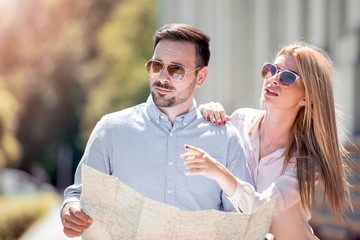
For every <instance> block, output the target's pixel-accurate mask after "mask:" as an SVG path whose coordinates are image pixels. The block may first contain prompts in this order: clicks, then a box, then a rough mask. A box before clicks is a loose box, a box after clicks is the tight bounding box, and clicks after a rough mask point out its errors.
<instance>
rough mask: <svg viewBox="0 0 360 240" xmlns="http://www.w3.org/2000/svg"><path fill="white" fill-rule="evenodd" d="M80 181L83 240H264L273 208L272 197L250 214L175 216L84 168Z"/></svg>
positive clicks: (178, 212) (112, 179)
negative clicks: (85, 221)
mask: <svg viewBox="0 0 360 240" xmlns="http://www.w3.org/2000/svg"><path fill="white" fill-rule="evenodd" d="M82 177H83V180H82V184H83V185H82V193H81V205H82V209H83V210H84V212H85V213H86V214H88V215H89V216H90V217H91V218H92V219H93V223H92V225H91V226H90V227H89V228H88V229H87V230H85V231H84V233H83V235H82V238H83V239H84V240H99V239H100V240H121V239H126V240H130V239H131V240H133V239H139V240H140V239H141V240H143V239H144V240H145V239H156V240H159V239H184V240H185V239H191V240H197V239H199V240H200V239H206V240H211V239H246V240H249V239H264V236H265V235H266V233H267V232H268V231H269V229H270V224H271V219H272V215H273V212H274V207H275V204H276V199H275V198H274V199H272V200H270V201H269V202H267V203H266V204H264V205H262V206H261V207H260V208H258V209H257V210H255V211H254V212H253V213H252V214H250V215H249V214H239V213H236V212H232V213H230V212H221V211H217V210H206V211H181V210H179V209H178V208H175V207H172V206H169V205H166V204H164V203H160V202H156V201H153V200H151V199H148V198H145V197H144V196H142V195H141V194H139V193H138V192H136V191H135V190H134V189H132V188H130V187H128V186H127V185H126V184H124V183H123V182H121V181H120V180H119V179H118V178H117V177H113V176H110V175H107V174H104V173H102V172H99V171H97V170H95V169H93V168H91V167H89V166H86V165H83V166H82Z"/></svg>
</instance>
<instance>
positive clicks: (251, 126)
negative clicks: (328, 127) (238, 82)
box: [229, 108, 317, 240]
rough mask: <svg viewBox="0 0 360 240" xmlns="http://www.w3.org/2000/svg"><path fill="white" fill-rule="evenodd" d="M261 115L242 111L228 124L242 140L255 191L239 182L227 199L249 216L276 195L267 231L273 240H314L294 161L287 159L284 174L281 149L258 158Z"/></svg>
mask: <svg viewBox="0 0 360 240" xmlns="http://www.w3.org/2000/svg"><path fill="white" fill-rule="evenodd" d="M264 114H265V111H261V110H255V109H250V108H241V109H238V110H236V111H235V112H234V113H233V114H232V116H231V123H232V124H233V125H234V126H235V127H236V128H237V129H238V130H239V133H240V136H241V137H242V138H243V140H244V147H245V156H246V160H247V162H248V165H249V168H250V171H251V174H252V177H253V180H254V183H255V186H256V190H255V189H254V188H253V187H252V186H251V185H250V184H248V183H247V182H244V181H241V180H238V184H237V189H236V192H235V193H234V194H233V196H231V197H229V200H230V201H231V202H232V204H233V205H234V207H235V208H236V209H237V210H238V211H239V212H243V213H250V212H252V211H254V210H255V209H256V208H258V207H259V206H261V205H262V204H263V203H264V202H266V201H268V200H270V199H271V198H272V197H274V196H277V197H278V198H277V206H276V209H275V213H274V216H273V221H272V224H271V229H270V233H272V234H273V235H274V236H275V239H277V240H279V239H317V238H316V236H314V235H313V231H312V229H311V227H310V225H309V224H308V221H309V220H310V218H311V212H310V211H309V210H307V211H306V210H305V209H304V207H303V206H302V203H301V200H300V195H299V189H298V182H297V178H296V168H295V162H296V159H295V158H292V159H290V162H291V164H288V166H287V168H286V169H285V172H284V173H282V169H283V163H284V156H283V154H284V151H285V149H284V148H283V149H278V150H276V151H275V152H273V153H270V154H268V155H267V156H264V157H263V158H262V159H259V157H260V156H259V124H260V122H261V120H262V118H263V117H264Z"/></svg>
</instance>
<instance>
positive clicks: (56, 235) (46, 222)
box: [19, 206, 82, 240]
mask: <svg viewBox="0 0 360 240" xmlns="http://www.w3.org/2000/svg"><path fill="white" fill-rule="evenodd" d="M59 213H60V206H59V207H56V208H54V209H53V210H52V211H50V212H49V214H48V215H47V216H45V217H43V218H42V219H40V220H39V221H38V222H37V223H36V224H35V225H34V226H33V227H31V228H30V229H29V230H28V231H27V232H26V233H25V234H24V235H23V236H22V237H21V238H20V239H19V240H49V239H51V240H68V239H71V240H82V238H81V237H76V238H68V237H67V236H66V235H65V234H64V232H63V227H62V224H61V220H60V214H59Z"/></svg>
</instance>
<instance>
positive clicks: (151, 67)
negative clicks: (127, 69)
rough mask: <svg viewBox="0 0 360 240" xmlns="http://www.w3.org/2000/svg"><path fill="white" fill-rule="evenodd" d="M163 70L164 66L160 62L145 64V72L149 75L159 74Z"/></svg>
mask: <svg viewBox="0 0 360 240" xmlns="http://www.w3.org/2000/svg"><path fill="white" fill-rule="evenodd" d="M163 68H164V65H163V64H162V63H160V62H157V61H149V62H148V63H147V64H146V70H147V71H148V73H149V74H151V75H153V74H158V73H160V71H161V70H162V69H163Z"/></svg>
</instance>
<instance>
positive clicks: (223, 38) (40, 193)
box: [0, 0, 360, 240]
mask: <svg viewBox="0 0 360 240" xmlns="http://www.w3.org/2000/svg"><path fill="white" fill-rule="evenodd" d="M359 11H360V1H357V0H251V1H250V0H221V1H220V0H76V1H74V0H0V240H3V239H6V240H11V239H19V238H20V239H22V240H30V239H66V238H65V237H64V235H63V234H62V233H61V223H60V218H59V212H58V210H59V206H60V205H61V202H62V192H63V190H64V188H65V187H67V186H68V185H70V184H72V181H73V173H74V171H75V168H76V166H77V164H78V162H79V160H80V158H81V156H82V154H83V150H84V147H85V144H86V141H87V139H88V137H89V134H90V132H91V130H92V129H93V127H94V125H95V124H96V122H97V121H98V120H99V119H100V117H101V116H102V115H103V114H105V113H108V112H113V111H117V110H121V109H124V108H127V107H130V106H133V105H135V104H138V103H140V102H143V101H145V100H146V98H147V97H148V95H149V89H148V76H147V74H146V71H145V68H144V64H145V62H146V61H147V60H148V59H150V58H151V56H152V52H153V50H152V46H153V40H152V36H153V34H154V32H155V30H156V29H157V28H158V27H160V26H162V25H164V24H166V23H171V22H182V23H187V24H191V25H193V26H195V27H198V28H199V29H201V30H202V31H204V32H205V33H207V34H208V35H209V36H210V37H211V42H210V43H211V49H212V56H211V59H210V65H209V77H208V79H207V81H206V83H205V85H204V86H203V87H202V88H201V89H199V90H198V91H197V94H196V99H197V102H198V104H200V103H205V102H208V101H219V102H221V103H222V104H223V105H224V107H225V109H226V110H227V111H228V113H231V112H232V111H234V110H235V109H236V108H239V107H253V108H258V107H260V106H259V98H260V90H261V85H262V79H261V77H260V68H261V66H262V64H263V62H265V61H272V60H273V59H274V56H275V54H276V53H277V51H278V50H280V49H281V47H282V46H284V45H286V44H288V43H291V42H294V41H300V40H302V41H308V42H310V43H313V44H315V45H317V46H318V47H321V48H323V49H324V50H326V51H327V53H328V54H329V55H330V57H331V58H332V60H333V61H334V63H335V67H336V74H335V79H334V91H335V100H336V104H337V108H338V110H339V114H338V123H339V134H340V137H341V141H342V142H343V144H344V145H345V146H347V148H348V149H349V150H350V151H351V152H352V153H353V157H352V158H353V160H352V162H349V164H350V166H351V168H352V170H353V175H352V176H351V177H350V178H349V181H350V182H351V183H352V184H353V185H354V188H353V193H352V196H353V200H354V207H355V212H354V213H350V215H349V220H347V221H346V222H345V223H336V222H335V221H333V220H332V216H331V215H330V213H329V211H328V209H327V208H326V205H325V207H324V208H321V209H319V214H318V216H315V217H314V218H313V220H312V222H311V225H312V226H313V228H314V230H315V232H316V234H317V235H318V236H320V238H321V239H360V213H359V211H360V164H359V163H360V156H359V155H360V150H357V149H356V147H354V146H353V145H355V146H356V145H358V146H360V145H359V135H360V94H358V91H360V77H359V75H360V14H359ZM358 74H359V75H358ZM49 216H54V217H55V218H56V220H53V221H50V220H49ZM44 219H46V221H45V220H44ZM44 222H47V224H46V223H44ZM52 225H56V226H52ZM51 227H54V228H55V230H51V229H52V228H51ZM49 234H53V235H54V236H55V235H56V236H57V237H58V238H55V237H54V236H53V235H49ZM41 235H44V236H43V238H40V237H39V236H41ZM50 236H51V237H50Z"/></svg>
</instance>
